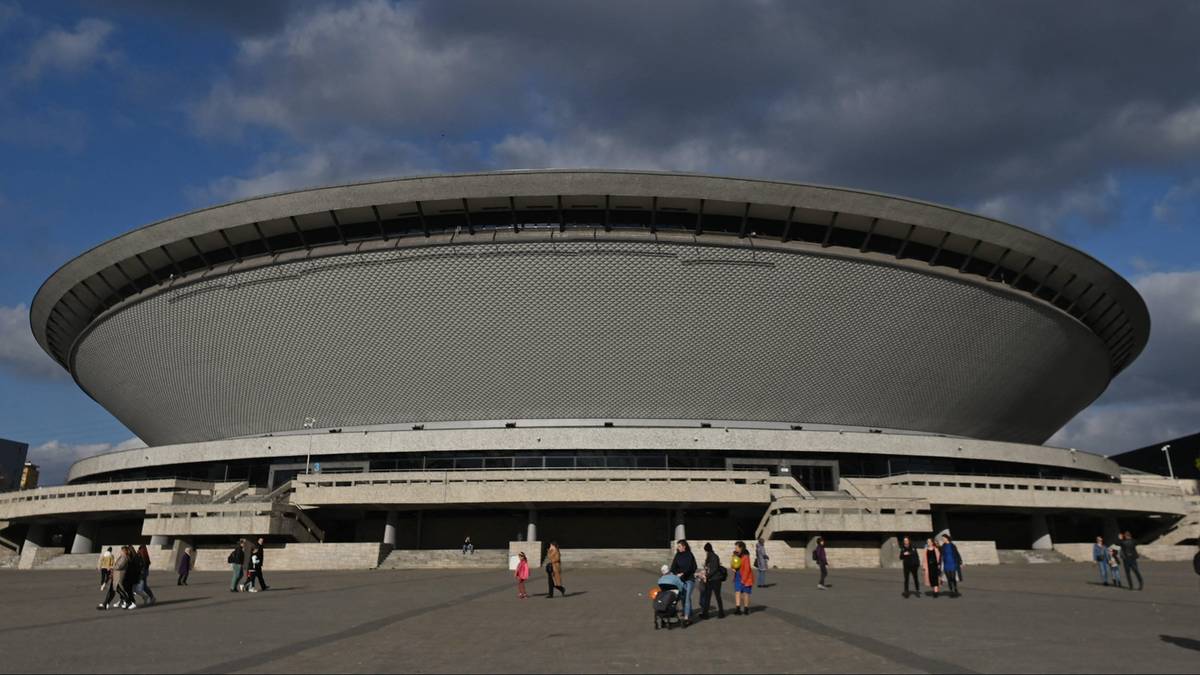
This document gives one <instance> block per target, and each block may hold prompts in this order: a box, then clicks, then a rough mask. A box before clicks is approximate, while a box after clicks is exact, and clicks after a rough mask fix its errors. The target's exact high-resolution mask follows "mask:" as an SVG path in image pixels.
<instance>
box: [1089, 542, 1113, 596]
mask: <svg viewBox="0 0 1200 675" xmlns="http://www.w3.org/2000/svg"><path fill="white" fill-rule="evenodd" d="M1108 558H1109V555H1108V547H1107V546H1105V545H1104V537H1096V543H1095V544H1092V560H1094V561H1095V562H1096V565H1098V566H1099V567H1100V583H1102V584H1104V585H1105V586H1107V585H1108Z"/></svg>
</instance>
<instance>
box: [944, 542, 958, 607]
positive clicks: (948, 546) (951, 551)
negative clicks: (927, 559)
mask: <svg viewBox="0 0 1200 675" xmlns="http://www.w3.org/2000/svg"><path fill="white" fill-rule="evenodd" d="M961 568H962V556H961V555H959V553H958V547H957V546H955V545H954V542H952V541H950V535H948V534H943V535H942V571H943V572H945V573H946V586H948V587H949V589H950V595H951V596H952V597H955V598H957V597H958V596H959V595H960V594H959V592H958V570H959V569H961Z"/></svg>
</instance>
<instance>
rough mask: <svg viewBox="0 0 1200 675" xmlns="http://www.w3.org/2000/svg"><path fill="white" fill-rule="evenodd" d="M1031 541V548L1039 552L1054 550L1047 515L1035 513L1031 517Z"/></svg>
mask: <svg viewBox="0 0 1200 675" xmlns="http://www.w3.org/2000/svg"><path fill="white" fill-rule="evenodd" d="M1029 540H1030V541H1031V542H1033V543H1032V544H1031V545H1030V547H1029V548H1032V549H1034V550H1037V551H1048V550H1050V549H1053V548H1054V541H1053V540H1052V539H1051V538H1050V525H1049V524H1048V523H1047V522H1046V514H1044V513H1035V514H1033V515H1032V516H1030V517H1029Z"/></svg>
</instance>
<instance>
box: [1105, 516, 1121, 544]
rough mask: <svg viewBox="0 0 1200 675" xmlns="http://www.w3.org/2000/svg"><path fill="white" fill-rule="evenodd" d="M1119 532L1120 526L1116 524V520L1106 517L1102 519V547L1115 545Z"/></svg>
mask: <svg viewBox="0 0 1200 675" xmlns="http://www.w3.org/2000/svg"><path fill="white" fill-rule="evenodd" d="M1120 532H1121V527H1120V525H1118V524H1117V519H1116V518H1115V517H1113V516H1108V517H1106V518H1105V519H1104V545H1105V546H1112V545H1113V544H1115V543H1117V538H1118V535H1119V534H1120Z"/></svg>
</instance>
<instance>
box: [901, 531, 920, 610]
mask: <svg viewBox="0 0 1200 675" xmlns="http://www.w3.org/2000/svg"><path fill="white" fill-rule="evenodd" d="M900 566H901V568H902V569H903V571H904V597H906V598H907V597H908V596H909V594H908V579H909V577H912V582H913V590H915V591H916V593H917V597H918V598H919V597H921V578H920V576H919V572H918V570H920V569H921V552H920V551H918V550H917V547H916V546H914V545H913V543H912V539H909V538H908V537H905V538H904V541H903V542H902V543H901V544H900Z"/></svg>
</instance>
